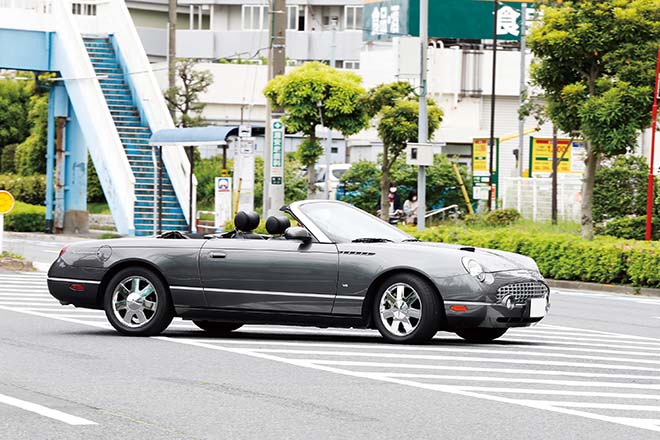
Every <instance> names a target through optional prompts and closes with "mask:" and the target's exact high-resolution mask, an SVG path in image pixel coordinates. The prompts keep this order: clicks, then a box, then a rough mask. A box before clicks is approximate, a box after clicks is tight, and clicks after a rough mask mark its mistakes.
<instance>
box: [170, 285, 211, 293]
mask: <svg viewBox="0 0 660 440" xmlns="http://www.w3.org/2000/svg"><path fill="white" fill-rule="evenodd" d="M170 289H175V290H196V291H199V292H203V291H204V289H203V288H202V287H188V286H170Z"/></svg>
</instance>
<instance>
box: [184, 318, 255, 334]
mask: <svg viewBox="0 0 660 440" xmlns="http://www.w3.org/2000/svg"><path fill="white" fill-rule="evenodd" d="M193 323H194V324H195V325H196V326H197V327H199V328H201V329H202V330H204V331H205V332H207V333H209V334H212V335H217V336H223V335H228V334H229V333H231V332H233V331H234V330H238V329H239V328H241V327H242V326H243V324H236V323H233V322H219V321H193Z"/></svg>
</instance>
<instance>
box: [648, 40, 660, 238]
mask: <svg viewBox="0 0 660 440" xmlns="http://www.w3.org/2000/svg"><path fill="white" fill-rule="evenodd" d="M659 81H660V49H658V59H657V62H656V65H655V90H654V92H653V109H652V113H651V163H650V165H649V180H648V188H647V194H646V234H645V238H646V240H647V241H650V240H651V235H652V234H651V232H652V230H653V169H654V167H655V130H656V126H657V121H658V87H659V86H658V82H659Z"/></svg>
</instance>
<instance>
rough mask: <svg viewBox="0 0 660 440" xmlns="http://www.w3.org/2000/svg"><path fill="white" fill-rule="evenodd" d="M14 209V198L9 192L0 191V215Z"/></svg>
mask: <svg viewBox="0 0 660 440" xmlns="http://www.w3.org/2000/svg"><path fill="white" fill-rule="evenodd" d="M12 209H14V196H12V195H11V193H10V192H9V191H0V214H9V213H10V212H11V210H12Z"/></svg>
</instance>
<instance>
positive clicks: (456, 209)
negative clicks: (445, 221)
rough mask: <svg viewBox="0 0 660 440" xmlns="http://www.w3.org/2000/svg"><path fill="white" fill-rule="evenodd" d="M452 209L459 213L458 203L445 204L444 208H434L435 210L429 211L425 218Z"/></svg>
mask: <svg viewBox="0 0 660 440" xmlns="http://www.w3.org/2000/svg"><path fill="white" fill-rule="evenodd" d="M451 210H454V213H455V214H458V205H449V206H445V207H444V208H440V209H434V210H433V211H429V212H427V213H426V215H425V216H424V218H431V217H433V216H436V215H438V214H444V213H448V212H449V211H451ZM444 217H445V216H444V215H443V218H444Z"/></svg>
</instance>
